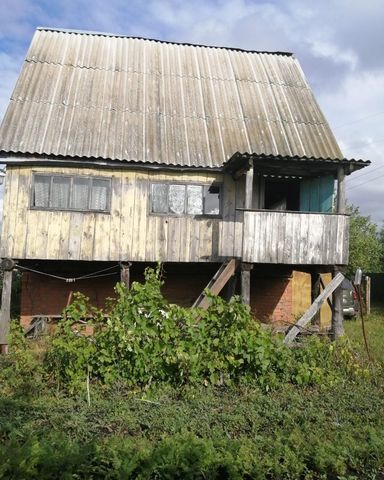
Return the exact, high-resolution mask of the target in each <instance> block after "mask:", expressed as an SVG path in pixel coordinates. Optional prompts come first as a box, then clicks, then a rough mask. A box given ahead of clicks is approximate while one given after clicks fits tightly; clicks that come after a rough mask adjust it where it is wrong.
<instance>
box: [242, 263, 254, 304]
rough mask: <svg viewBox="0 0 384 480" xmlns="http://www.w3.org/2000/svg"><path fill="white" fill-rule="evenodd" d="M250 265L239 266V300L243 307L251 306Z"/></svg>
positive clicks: (251, 266)
mask: <svg viewBox="0 0 384 480" xmlns="http://www.w3.org/2000/svg"><path fill="white" fill-rule="evenodd" d="M252 268H253V265H252V263H242V264H241V299H242V301H243V303H244V304H245V305H250V304H251V270H252Z"/></svg>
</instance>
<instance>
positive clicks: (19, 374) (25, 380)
mask: <svg viewBox="0 0 384 480" xmlns="http://www.w3.org/2000/svg"><path fill="white" fill-rule="evenodd" d="M43 378H44V370H43V367H42V365H41V362H39V361H38V360H37V358H36V356H35V354H34V352H33V351H31V349H30V348H28V344H27V341H26V339H25V337H24V332H23V329H22V327H21V326H20V325H19V324H18V323H17V322H16V321H15V320H12V321H11V330H10V335H9V354H8V355H0V385H3V389H2V393H3V394H7V393H8V392H9V391H11V392H13V393H14V394H17V395H20V396H32V395H34V394H36V392H39V391H40V389H41V385H42V382H43Z"/></svg>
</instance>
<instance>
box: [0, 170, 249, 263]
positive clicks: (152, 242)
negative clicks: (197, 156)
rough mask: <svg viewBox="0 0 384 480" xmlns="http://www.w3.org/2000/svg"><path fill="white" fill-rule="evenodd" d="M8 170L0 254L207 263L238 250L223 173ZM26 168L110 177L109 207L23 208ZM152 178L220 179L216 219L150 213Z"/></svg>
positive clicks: (28, 181)
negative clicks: (220, 215)
mask: <svg viewBox="0 0 384 480" xmlns="http://www.w3.org/2000/svg"><path fill="white" fill-rule="evenodd" d="M7 170H8V171H7V179H6V182H7V183H6V192H5V199H4V213H5V215H4V221H3V233H2V240H1V256H2V257H11V258H15V259H24V258H30V259H47V260H105V261H120V260H126V261H159V260H161V261H168V262H207V261H208V262H209V261H224V260H225V259H228V258H232V257H233V256H239V255H240V254H241V249H240V248H239V247H238V246H237V248H234V247H235V245H234V243H237V244H239V243H240V242H239V240H240V239H241V237H240V239H239V237H238V232H239V230H238V219H237V217H238V216H239V214H238V213H237V212H236V206H237V205H236V194H237V195H238V192H236V190H237V183H235V182H234V181H233V180H232V179H231V178H230V177H226V178H225V179H224V176H223V175H222V174H220V173H209V172H207V173H206V172H203V173H191V172H186V173H180V172H165V171H158V172H153V171H151V170H140V171H139V170H136V171H135V170H123V169H116V170H113V171H111V170H104V171H103V170H100V169H97V170H93V169H89V168H82V169H76V168H69V167H68V168H64V167H56V168H51V167H50V168H48V167H37V166H36V167H33V168H31V167H8V169H7ZM33 172H45V173H58V174H68V175H95V176H97V177H103V176H105V177H110V178H112V195H111V212H110V213H109V214H103V213H84V212H69V211H48V210H33V209H30V208H29V207H30V193H31V186H32V174H33ZM151 182H182V183H201V184H210V183H212V182H221V183H222V184H223V188H224V192H223V199H224V202H223V205H222V207H223V218H222V219H220V218H207V217H200V218H199V217H188V216H185V217H175V216H156V215H150V214H149V190H150V188H149V185H150V183H151ZM237 203H238V202H237ZM241 215H242V213H241ZM236 253H237V255H236ZM234 254H235V255H234Z"/></svg>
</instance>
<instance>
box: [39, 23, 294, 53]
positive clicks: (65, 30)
mask: <svg viewBox="0 0 384 480" xmlns="http://www.w3.org/2000/svg"><path fill="white" fill-rule="evenodd" d="M36 30H39V31H45V32H61V33H69V34H73V35H91V36H92V35H93V36H100V37H115V38H129V39H132V40H143V41H148V42H156V43H165V44H170V45H182V46H186V47H200V48H216V49H220V50H231V51H235V52H244V53H258V54H265V55H282V56H286V57H292V56H293V53H292V52H280V51H267V50H247V49H245V48H237V47H224V46H219V45H203V44H198V43H189V42H173V41H171V40H160V39H157V38H147V37H140V36H137V35H122V34H115V33H108V32H97V31H92V30H76V29H70V28H53V27H37V28H36Z"/></svg>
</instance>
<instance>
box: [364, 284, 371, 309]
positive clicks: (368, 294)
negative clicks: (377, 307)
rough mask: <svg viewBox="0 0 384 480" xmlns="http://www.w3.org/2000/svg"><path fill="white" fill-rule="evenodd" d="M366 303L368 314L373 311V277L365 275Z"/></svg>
mask: <svg viewBox="0 0 384 480" xmlns="http://www.w3.org/2000/svg"><path fill="white" fill-rule="evenodd" d="M365 305H366V307H367V315H370V313H371V277H365Z"/></svg>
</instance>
